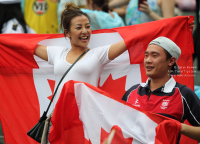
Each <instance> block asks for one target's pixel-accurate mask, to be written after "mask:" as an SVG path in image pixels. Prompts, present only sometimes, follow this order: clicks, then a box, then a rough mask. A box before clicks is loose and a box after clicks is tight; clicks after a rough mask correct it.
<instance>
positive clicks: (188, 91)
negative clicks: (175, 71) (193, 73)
mask: <svg viewBox="0 0 200 144" xmlns="http://www.w3.org/2000/svg"><path fill="white" fill-rule="evenodd" d="M175 88H178V89H179V91H180V93H181V94H182V95H183V96H186V95H189V94H190V95H191V94H195V93H194V91H193V90H192V89H190V88H189V87H187V86H186V85H182V84H180V83H178V82H176V85H175Z"/></svg>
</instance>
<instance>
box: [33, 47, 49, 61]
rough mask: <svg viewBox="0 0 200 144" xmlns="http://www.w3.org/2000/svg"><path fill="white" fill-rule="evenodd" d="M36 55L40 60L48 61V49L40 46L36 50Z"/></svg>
mask: <svg viewBox="0 0 200 144" xmlns="http://www.w3.org/2000/svg"><path fill="white" fill-rule="evenodd" d="M34 54H35V55H36V56H38V57H39V58H41V59H43V60H46V61H48V55H47V47H46V46H41V45H38V46H37V47H36V49H35V52H34Z"/></svg>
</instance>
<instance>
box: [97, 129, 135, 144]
mask: <svg viewBox="0 0 200 144" xmlns="http://www.w3.org/2000/svg"><path fill="white" fill-rule="evenodd" d="M115 130H116V132H115V135H114V137H113V139H112V142H111V144H132V142H133V138H124V136H123V134H122V130H121V128H118V129H115ZM109 134H110V133H107V132H106V131H105V130H104V129H103V128H101V143H102V142H103V141H104V140H105V139H106V138H108V136H109Z"/></svg>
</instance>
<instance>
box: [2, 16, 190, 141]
mask: <svg viewBox="0 0 200 144" xmlns="http://www.w3.org/2000/svg"><path fill="white" fill-rule="evenodd" d="M190 20H192V17H190V19H188V17H174V18H169V19H164V20H160V21H155V22H150V23H145V24H141V25H134V26H127V27H120V28H115V29H106V30H97V31H93V34H92V36H91V41H90V43H89V48H95V47H99V46H104V45H109V44H113V43H116V42H118V41H120V40H122V39H124V40H125V42H126V45H127V48H128V50H129V52H128V51H126V52H124V53H123V54H122V55H120V56H119V57H118V58H116V59H115V60H113V61H112V62H111V63H109V64H108V65H106V67H105V68H104V70H103V72H102V74H101V76H100V79H99V88H100V89H102V90H104V91H106V92H108V93H111V94H112V95H113V96H115V98H118V99H121V97H122V95H123V94H124V92H125V91H126V90H127V89H129V88H130V87H131V86H132V85H134V84H137V83H140V82H141V81H142V82H144V81H146V75H145V71H144V67H143V63H142V62H143V54H144V51H145V49H146V48H147V45H148V43H149V42H150V41H151V40H153V39H154V38H156V37H158V36H166V37H168V38H170V39H172V40H173V41H174V42H176V43H177V44H178V46H180V48H181V50H182V56H181V58H180V59H179V61H178V65H179V66H180V68H181V70H182V71H181V72H182V75H181V76H176V77H175V79H176V80H177V81H178V82H180V83H182V84H185V85H187V86H188V87H190V88H191V89H193V87H194V77H193V75H192V74H193V71H192V66H193V63H192V53H193V45H192V32H191V31H190V29H189V27H188V22H189V21H190ZM38 43H39V44H40V45H45V46H49V45H50V46H65V47H71V46H70V43H69V40H68V39H67V38H64V36H63V35H62V34H53V35H52V34H43V35H42V34H1V35H0V120H1V122H2V126H3V131H4V139H5V143H8V144H22V143H26V144H29V143H36V142H35V141H34V140H32V139H31V138H30V137H28V136H27V135H26V133H27V132H28V130H30V129H31V128H32V127H33V126H34V125H35V124H36V123H37V122H38V119H39V117H40V116H41V115H42V113H43V112H44V111H45V110H46V108H47V105H48V103H49V101H50V99H51V95H52V92H53V91H54V85H55V81H54V80H55V77H54V72H53V66H51V65H48V63H47V62H46V61H43V60H41V59H39V58H38V57H35V56H34V55H33V53H34V50H35V47H36V45H37V44H38ZM129 56H130V59H129ZM130 63H131V64H130ZM186 74H187V75H188V76H186ZM190 75H191V76H190ZM51 110H52V108H51Z"/></svg>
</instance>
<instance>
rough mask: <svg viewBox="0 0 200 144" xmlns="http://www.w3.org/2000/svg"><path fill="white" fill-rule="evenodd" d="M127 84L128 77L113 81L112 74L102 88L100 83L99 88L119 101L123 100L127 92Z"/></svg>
mask: <svg viewBox="0 0 200 144" xmlns="http://www.w3.org/2000/svg"><path fill="white" fill-rule="evenodd" d="M99 82H100V81H99ZM125 84H126V76H123V77H121V78H119V79H116V80H113V79H112V75H111V74H110V75H109V77H108V78H107V80H106V81H105V82H104V84H103V85H102V86H100V85H99V83H98V88H100V89H102V90H104V91H106V92H108V93H110V94H112V95H113V96H115V97H116V98H118V99H121V98H122V96H123V95H124V93H125V92H126V91H125Z"/></svg>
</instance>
